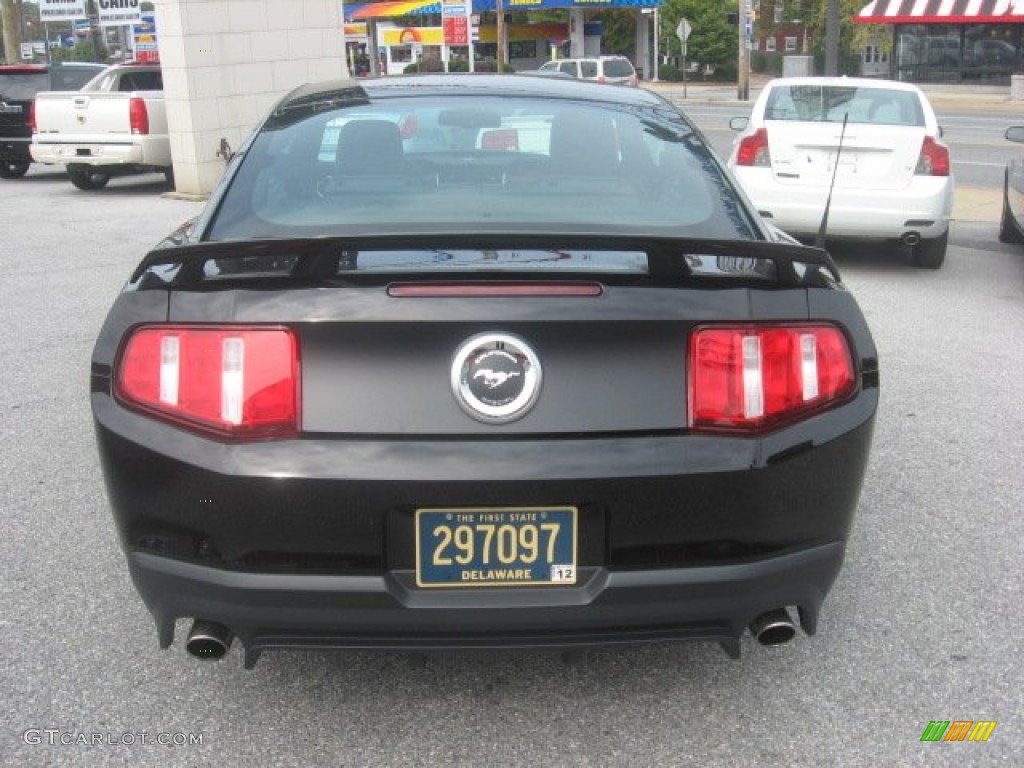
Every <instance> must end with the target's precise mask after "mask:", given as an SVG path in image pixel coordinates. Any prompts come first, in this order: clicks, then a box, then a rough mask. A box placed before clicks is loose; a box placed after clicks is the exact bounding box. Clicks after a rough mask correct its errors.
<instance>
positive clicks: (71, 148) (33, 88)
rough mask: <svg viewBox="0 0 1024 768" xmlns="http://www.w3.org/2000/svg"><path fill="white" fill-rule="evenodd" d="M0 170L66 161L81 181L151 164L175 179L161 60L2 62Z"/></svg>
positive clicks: (11, 173) (94, 183) (88, 184)
mask: <svg viewBox="0 0 1024 768" xmlns="http://www.w3.org/2000/svg"><path fill="white" fill-rule="evenodd" d="M0 98H2V101H0V160H2V162H0V176H3V177H4V178H17V177H19V176H23V175H25V173H27V172H28V169H29V165H30V163H32V162H37V163H43V164H46V165H63V166H65V167H66V169H67V172H68V176H69V178H70V179H71V183H72V184H74V185H75V186H76V187H78V188H79V189H98V188H100V187H103V186H105V185H106V184H107V182H108V181H109V180H110V179H111V178H112V177H113V176H123V175H128V174H135V173H147V172H152V171H157V172H160V173H163V174H164V175H165V176H166V177H167V180H168V182H169V183H171V184H173V164H172V161H171V149H170V137H169V135H168V130H167V114H166V111H165V107H164V99H163V82H162V78H161V72H160V67H159V66H158V65H154V64H121V65H115V66H112V67H106V66H103V65H99V64H61V65H54V66H53V67H47V66H26V67H22V66H14V67H0Z"/></svg>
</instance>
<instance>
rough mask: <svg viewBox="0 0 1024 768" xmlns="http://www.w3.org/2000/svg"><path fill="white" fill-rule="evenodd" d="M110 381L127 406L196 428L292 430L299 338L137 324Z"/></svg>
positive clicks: (281, 332) (241, 432) (250, 433)
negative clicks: (140, 326) (137, 326)
mask: <svg viewBox="0 0 1024 768" xmlns="http://www.w3.org/2000/svg"><path fill="white" fill-rule="evenodd" d="M116 382H117V383H116V395H117V397H118V398H119V399H120V400H121V401H122V402H124V403H125V404H126V405H128V406H135V407H137V408H140V409H142V410H145V411H148V412H150V413H152V414H153V415H156V416H162V417H165V418H167V419H169V420H171V421H175V422H178V423H179V424H181V425H182V426H185V427H189V428H193V429H197V430H199V431H212V432H215V433H217V434H219V435H222V436H225V437H234V438H242V439H247V438H256V437H272V436H275V437H276V436H285V435H290V434H295V433H296V432H297V431H298V422H299V355H298V344H297V342H296V339H295V336H294V334H293V333H292V332H291V331H289V330H286V329H282V328H254V327H217V328H211V327H192V326H161V327H151V326H149V327H142V328H139V329H138V330H136V331H135V332H134V333H132V335H131V337H130V338H129V339H128V342H127V343H126V344H125V347H124V351H123V352H122V354H121V358H120V362H119V364H118V369H117V380H116Z"/></svg>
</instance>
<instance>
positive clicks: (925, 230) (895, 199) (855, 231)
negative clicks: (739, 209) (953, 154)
mask: <svg viewBox="0 0 1024 768" xmlns="http://www.w3.org/2000/svg"><path fill="white" fill-rule="evenodd" d="M730 126H731V127H732V128H733V129H734V130H737V131H740V134H739V136H737V138H736V140H735V141H734V142H733V147H732V151H731V153H730V156H729V167H730V169H731V170H732V172H733V173H734V174H735V176H736V178H737V180H738V181H739V183H740V185H741V186H742V187H743V189H744V191H745V192H746V193H747V196H748V197H750V199H751V200H752V201H753V202H754V205H755V206H756V207H757V209H758V210H759V211H760V212H761V215H762V216H763V217H764V218H766V219H767V220H768V221H771V222H772V223H774V224H775V225H777V226H778V227H780V228H781V229H783V230H785V231H786V232H788V233H789V234H791V235H793V236H794V237H798V238H801V239H808V238H812V237H816V236H818V235H819V233H820V229H821V225H822V220H823V218H825V204H826V201H827V200H828V199H829V194H830V190H831V204H830V205H829V210H828V216H827V230H826V232H825V235H826V236H827V237H828V238H829V239H840V238H841V239H857V240H897V241H899V242H901V243H902V244H903V245H904V246H905V247H907V248H909V249H910V251H911V253H912V254H913V259H914V263H915V264H917V265H918V266H921V267H928V268H931V269H938V268H939V267H940V266H942V262H943V260H944V259H945V256H946V244H947V240H948V238H949V222H950V218H951V216H952V211H953V174H952V168H951V163H950V158H949V148H948V147H946V145H945V144H943V143H942V141H941V140H940V137H941V134H942V132H941V129H940V128H939V125H938V122H937V121H936V119H935V112H934V111H933V110H932V107H931V104H929V103H928V99H927V98H926V97H925V95H924V93H922V92H921V90H920V89H919V88H917V87H916V86H913V85H910V84H909V83H898V82H894V81H890V80H875V79H860V78H847V77H799V78H779V79H776V80H772V81H771V82H770V83H768V85H767V86H765V88H764V90H763V91H762V92H761V95H760V96H759V97H758V99H757V102H756V103H755V104H754V109H753V111H752V113H751V116H750V118H749V119H747V118H742V117H741V118H734V119H733V120H732V121H730Z"/></svg>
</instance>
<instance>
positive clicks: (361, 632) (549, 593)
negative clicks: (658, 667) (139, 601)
mask: <svg viewBox="0 0 1024 768" xmlns="http://www.w3.org/2000/svg"><path fill="white" fill-rule="evenodd" d="M877 400H878V390H877V389H876V388H868V389H865V390H863V391H862V392H861V393H860V394H859V395H858V396H857V397H856V398H855V399H854V400H852V401H850V402H849V403H847V404H845V405H843V406H840V407H838V408H836V409H834V410H832V411H829V412H826V413H823V414H820V415H818V416H815V417H813V418H811V419H809V420H807V421H805V422H801V423H799V424H796V425H793V426H792V427H790V428H787V429H784V430H780V431H778V432H774V433H771V434H768V435H764V436H762V437H761V438H759V439H741V438H733V437H727V436H723V437H716V436H697V435H687V434H669V435H660V436H659V435H655V436H633V437H621V438H590V439H560V440H556V439H539V440H520V441H516V440H511V441H486V440H481V441H466V440H431V441H414V440H402V439H394V440H384V439H375V440H367V439H362V440H352V439H324V438H318V437H316V436H309V437H308V438H305V439H298V440H286V441H268V442H263V443H250V444H238V445H227V444H221V443H212V442H210V441H208V440H205V439H203V438H201V437H199V436H196V435H192V434H189V433H186V432H183V431H181V430H178V429H175V428H173V427H170V426H168V425H165V424H161V423H158V422H154V421H152V420H151V419H148V418H146V417H144V416H141V415H138V414H134V413H132V412H129V411H126V410H124V409H122V408H120V407H119V406H118V405H117V404H116V403H114V402H113V401H112V400H111V398H110V397H109V395H107V394H106V393H98V392H94V393H93V412H94V416H95V418H96V428H97V442H98V446H99V453H100V459H101V463H102V465H103V469H104V474H105V479H106V482H107V489H108V493H109V496H110V500H111V505H112V508H113V513H114V518H115V522H116V523H117V526H118V530H119V533H120V536H121V541H122V545H123V547H124V549H125V550H126V552H127V556H128V563H129V567H130V569H131V574H132V578H133V580H134V582H135V585H136V587H137V589H138V591H139V593H140V594H141V596H142V597H143V599H144V601H145V603H146V605H147V607H148V608H149V610H150V612H151V613H152V614H153V616H154V619H155V621H156V625H157V629H158V632H159V635H160V640H161V644H162V645H163V646H164V647H166V646H168V645H170V644H171V642H172V640H173V635H174V623H175V621H176V620H177V619H182V618H185V619H187V618H201V619H205V620H208V621H214V622H219V623H221V624H224V625H225V626H226V627H228V629H230V630H231V632H232V633H234V634H235V635H236V636H237V637H239V638H240V639H241V641H242V642H243V643H244V644H245V646H246V661H247V664H248V663H254V662H255V658H256V657H257V656H258V655H259V653H260V652H261V650H262V649H265V648H282V647H342V648H344V647H348V648H361V647H378V648H412V649H416V648H419V649H423V648H456V647H466V648H475V647H488V646H511V647H516V646H519V647H535V646H573V645H591V644H605V643H619V642H640V641H651V640H664V639H670V638H691V639H704V640H714V641H719V642H722V643H725V644H726V647H727V648H728V649H736V651H737V652H738V647H739V646H738V638H739V636H740V635H741V634H742V632H743V631H744V629H745V628H746V627H747V625H748V624H749V623H750V622H751V621H752V620H753V619H754V618H755V617H757V616H758V615H760V614H761V613H764V612H766V611H769V610H773V609H776V608H779V607H783V606H797V607H798V608H799V610H800V618H801V622H802V624H803V627H804V629H805V631H807V632H808V633H809V634H810V633H813V632H814V629H815V624H816V620H817V614H818V611H819V609H820V606H821V603H822V601H823V600H824V598H825V596H826V594H827V593H828V591H829V588H830V587H831V585H832V583H833V581H834V579H835V577H836V574H837V573H838V571H839V568H840V565H841V562H842V558H843V550H844V542H845V541H846V539H847V536H848V533H849V528H850V525H851V523H852V518H853V514H854V510H855V508H856V506H857V501H858V497H859V493H860V488H861V483H862V480H863V475H864V471H865V468H866V465H867V459H868V452H869V447H870V443H871V434H872V429H873V423H874V413H875V408H876V406H877ZM157 446H159V448H157ZM551 504H563V505H573V506H575V507H577V508H578V510H579V521H580V522H579V534H578V535H579V550H578V558H577V565H578V568H579V573H580V578H579V581H578V583H577V584H576V585H573V586H565V587H563V586H538V587H534V588H523V587H507V588H480V589H472V588H469V589H433V590H429V589H428V590H424V589H418V588H417V587H416V586H415V559H414V551H415V547H414V544H413V537H414V524H413V519H414V511H415V509H416V508H417V507H442V506H443V507H459V506H467V507H468V506H494V507H502V506H541V505H551ZM730 652H731V650H730Z"/></svg>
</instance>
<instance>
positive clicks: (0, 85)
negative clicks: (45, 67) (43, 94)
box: [0, 71, 50, 101]
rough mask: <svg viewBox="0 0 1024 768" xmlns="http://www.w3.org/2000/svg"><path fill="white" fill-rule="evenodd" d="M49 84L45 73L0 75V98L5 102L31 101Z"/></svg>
mask: <svg viewBox="0 0 1024 768" xmlns="http://www.w3.org/2000/svg"><path fill="white" fill-rule="evenodd" d="M49 84H50V78H49V77H47V75H46V72H45V71H40V72H17V73H12V74H0V97H3V99H4V100H5V101H31V100H32V99H34V98H35V95H36V94H37V93H39V91H45V90H46V89H47V87H48V86H49Z"/></svg>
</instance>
